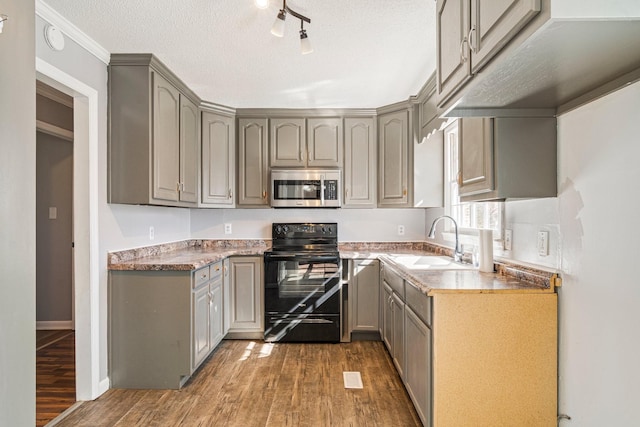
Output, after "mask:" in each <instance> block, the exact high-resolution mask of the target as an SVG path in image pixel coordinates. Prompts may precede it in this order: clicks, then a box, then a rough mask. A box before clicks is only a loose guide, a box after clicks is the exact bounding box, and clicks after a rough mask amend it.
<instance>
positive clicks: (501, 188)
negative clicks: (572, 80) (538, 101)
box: [458, 117, 557, 201]
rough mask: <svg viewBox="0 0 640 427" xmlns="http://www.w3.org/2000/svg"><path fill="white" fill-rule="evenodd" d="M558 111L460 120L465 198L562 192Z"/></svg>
mask: <svg viewBox="0 0 640 427" xmlns="http://www.w3.org/2000/svg"><path fill="white" fill-rule="evenodd" d="M556 135H557V126H556V119H555V118H553V117H542V118H515V117H514V118H502V117H499V118H464V119H460V120H459V146H460V150H459V154H458V155H459V168H460V170H459V178H458V183H459V188H460V190H459V191H460V200H462V201H481V200H503V199H510V198H513V199H525V198H541V197H555V196H556V195H557V144H556Z"/></svg>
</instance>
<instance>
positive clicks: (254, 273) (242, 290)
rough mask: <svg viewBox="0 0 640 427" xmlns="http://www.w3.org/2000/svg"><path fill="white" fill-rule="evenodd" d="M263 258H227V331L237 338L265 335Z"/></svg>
mask: <svg viewBox="0 0 640 427" xmlns="http://www.w3.org/2000/svg"><path fill="white" fill-rule="evenodd" d="M262 266H263V258H262V257H254V256H249V257H231V258H229V270H230V272H229V274H230V295H229V297H230V298H229V304H230V310H229V313H230V316H231V318H230V324H229V333H230V334H233V335H232V336H233V337H238V338H243V337H246V338H261V337H263V334H264V302H263V299H264V296H263V295H264V279H263V272H262V271H263V268H262Z"/></svg>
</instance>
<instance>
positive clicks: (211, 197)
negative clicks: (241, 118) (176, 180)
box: [202, 111, 236, 207]
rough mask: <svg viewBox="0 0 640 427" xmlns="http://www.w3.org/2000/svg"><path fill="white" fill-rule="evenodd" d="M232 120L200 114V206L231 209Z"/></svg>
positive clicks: (232, 176)
mask: <svg viewBox="0 0 640 427" xmlns="http://www.w3.org/2000/svg"><path fill="white" fill-rule="evenodd" d="M233 122H234V119H233V118H232V117H227V116H223V115H220V114H214V113H211V112H208V111H205V112H203V113H202V203H203V204H208V205H215V206H223V207H233V189H234V187H235V179H234V178H235V140H236V137H235V126H234V123H233Z"/></svg>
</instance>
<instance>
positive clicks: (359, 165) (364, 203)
mask: <svg viewBox="0 0 640 427" xmlns="http://www.w3.org/2000/svg"><path fill="white" fill-rule="evenodd" d="M344 124H345V141H344V149H345V155H344V174H343V176H344V207H374V206H375V203H376V151H375V150H376V144H375V127H374V122H373V119H372V118H347V119H345V120H344Z"/></svg>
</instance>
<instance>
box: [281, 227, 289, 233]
mask: <svg viewBox="0 0 640 427" xmlns="http://www.w3.org/2000/svg"><path fill="white" fill-rule="evenodd" d="M282 231H284V232H285V233H288V232H289V227H288V226H286V225H285V226H283V227H282Z"/></svg>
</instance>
